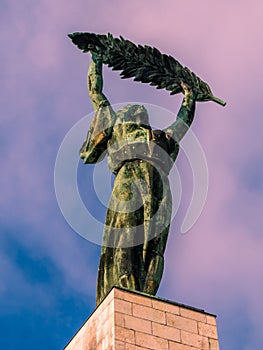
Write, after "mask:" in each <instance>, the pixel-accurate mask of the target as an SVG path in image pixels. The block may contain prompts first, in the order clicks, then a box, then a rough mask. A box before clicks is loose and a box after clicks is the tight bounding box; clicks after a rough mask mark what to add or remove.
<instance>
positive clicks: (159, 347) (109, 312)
mask: <svg viewBox="0 0 263 350" xmlns="http://www.w3.org/2000/svg"><path fill="white" fill-rule="evenodd" d="M64 350H219V345H218V337H217V328H216V317H215V316H214V315H211V314H208V313H206V312H204V311H203V310H199V309H195V308H192V307H189V306H186V305H181V304H177V303H174V302H170V301H167V300H163V299H160V298H156V297H153V296H149V295H146V294H143V293H138V292H132V291H128V290H124V289H121V288H118V287H114V288H113V289H112V290H111V292H110V293H109V294H108V296H107V297H106V298H105V299H104V301H103V302H102V303H101V304H100V305H99V306H98V307H97V308H96V310H95V311H94V312H93V314H92V315H91V316H90V317H89V319H88V320H87V321H86V322H85V323H84V324H83V326H82V327H81V328H80V330H79V331H78V332H77V334H76V335H75V336H74V337H73V338H72V340H71V341H70V342H69V343H68V345H67V346H66V347H65V348H64Z"/></svg>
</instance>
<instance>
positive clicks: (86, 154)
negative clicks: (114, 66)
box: [80, 55, 116, 163]
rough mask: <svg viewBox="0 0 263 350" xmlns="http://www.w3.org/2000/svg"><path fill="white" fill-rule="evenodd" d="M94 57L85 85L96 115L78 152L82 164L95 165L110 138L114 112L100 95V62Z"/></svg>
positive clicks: (103, 154) (104, 151) (102, 154)
mask: <svg viewBox="0 0 263 350" xmlns="http://www.w3.org/2000/svg"><path fill="white" fill-rule="evenodd" d="M94 56H95V55H93V59H92V60H91V63H90V67H89V71H88V80H87V84H88V91H89V96H90V99H91V103H92V106H93V108H94V110H95V111H96V114H95V117H94V119H93V120H92V122H91V125H90V128H89V131H88V135H87V138H86V140H85V142H84V143H83V145H82V147H81V150H80V157H81V158H82V159H83V162H84V163H96V162H98V161H100V160H102V159H103V158H104V156H105V154H106V150H107V142H108V140H109V139H110V138H111V135H112V130H113V125H114V123H115V120H116V114H115V112H114V111H113V109H112V108H111V106H110V103H109V101H108V99H107V98H106V97H105V95H104V94H103V93H102V87H103V78H102V62H101V60H100V59H97V57H96V56H95V57H94Z"/></svg>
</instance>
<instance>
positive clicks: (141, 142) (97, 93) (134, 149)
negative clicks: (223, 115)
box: [70, 33, 225, 305]
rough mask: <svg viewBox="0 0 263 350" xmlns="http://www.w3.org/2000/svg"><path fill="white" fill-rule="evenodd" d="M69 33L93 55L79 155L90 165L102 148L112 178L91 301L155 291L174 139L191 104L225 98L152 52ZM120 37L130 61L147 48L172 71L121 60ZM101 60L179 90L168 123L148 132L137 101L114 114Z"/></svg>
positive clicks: (188, 123) (161, 265) (163, 243)
mask: <svg viewBox="0 0 263 350" xmlns="http://www.w3.org/2000/svg"><path fill="white" fill-rule="evenodd" d="M70 37H71V39H72V40H73V42H74V43H75V44H77V45H78V46H79V48H81V49H82V50H83V51H90V52H91V53H92V59H91V63H90V67H89V71H88V90H89V96H90V99H91V102H92V105H93V108H94V110H95V111H96V114H95V117H94V119H93V121H92V123H91V126H90V128H89V131H88V135H87V139H86V141H85V142H84V144H83V146H82V148H81V150H80V157H81V158H82V159H83V161H84V163H96V162H98V161H100V160H101V159H102V158H103V157H104V156H105V153H106V152H107V153H108V165H109V168H110V170H111V171H112V172H113V173H114V174H115V175H116V178H115V181H114V186H113V190H112V195H111V198H110V201H109V205H108V209H107V214H106V221H105V226H104V233H103V242H102V250H101V256H100V264H99V269H98V279H97V300H96V303H97V305H98V304H99V303H100V302H101V301H102V300H103V299H104V297H105V296H106V295H107V294H108V292H109V291H110V290H111V288H112V287H113V286H121V287H125V288H128V289H131V290H137V291H142V292H144V293H148V294H151V295H155V294H156V292H157V290H158V287H159V285H160V281H161V278H162V274H163V268H164V251H165V247H166V242H167V237H168V232H169V226H170V219H171V210H172V198H171V192H170V186H169V180H168V174H169V171H170V170H171V168H172V166H173V163H174V161H175V160H176V157H177V155H178V152H179V143H180V140H181V139H182V138H183V137H184V135H185V133H186V132H187V130H188V128H189V127H190V126H191V124H192V122H193V119H194V112H195V103H196V101H209V100H213V101H215V102H218V103H220V104H222V105H224V104H225V103H224V102H223V101H221V100H220V99H218V98H216V97H214V96H213V95H212V93H211V90H210V88H209V86H208V85H207V84H206V83H204V82H202V81H201V79H200V78H198V77H197V76H196V75H195V74H194V73H192V72H190V70H188V69H187V68H183V67H182V66H181V65H180V64H179V62H177V61H175V60H174V59H173V58H171V57H170V56H169V57H168V56H166V55H162V54H160V52H159V51H158V50H156V49H152V48H149V47H148V46H147V47H146V46H145V47H144V48H143V47H142V46H138V47H137V46H136V45H134V44H132V43H131V42H129V41H126V40H124V39H122V38H121V39H114V38H113V37H112V36H111V35H110V34H109V35H108V37H107V36H104V35H97V34H91V33H74V34H71V35H70ZM120 42H121V43H122V44H124V45H126V46H127V45H128V47H131V48H133V50H134V52H135V53H137V58H135V61H136V60H137V63H138V61H139V60H140V59H139V58H140V55H142V56H143V53H144V54H145V52H146V54H145V55H146V56H147V51H148V56H149V55H150V56H151V59H152V60H153V61H154V57H153V56H155V57H156V56H159V55H161V57H162V60H163V66H166V68H165V69H166V73H167V66H169V67H170V70H172V64H171V62H172V63H173V64H174V62H175V64H179V65H180V66H178V65H177V66H176V68H174V69H177V75H176V76H174V81H173V80H172V78H171V77H168V78H167V75H169V74H170V73H169V72H168V73H167V74H166V77H165V76H164V74H161V73H162V72H160V69H162V68H160V67H159V69H157V70H155V71H154V64H152V66H151V65H150V64H148V66H146V67H145V61H146V56H144V59H143V58H141V66H140V64H139V63H138V65H137V66H136V64H135V63H136V62H135V63H134V62H133V63H131V62H129V64H127V60H128V58H127V55H129V54H130V55H131V56H133V55H132V52H131V51H132V50H131V49H129V50H126V51H125V53H124V51H123V50H120V46H121V45H120ZM105 43H106V44H105ZM126 48H127V47H126ZM136 50H137V52H136ZM114 55H115V56H114ZM123 56H125V57H126V58H125V57H124V58H123ZM135 56H136V55H135ZM121 58H122V61H121ZM159 58H160V57H159ZM169 60H170V61H171V62H169ZM153 61H152V62H153ZM159 61H160V59H159V60H158V62H159ZM156 62H157V61H156ZM103 63H105V64H108V65H110V66H112V67H113V68H114V69H122V70H123V72H122V75H123V77H125V78H127V77H131V76H135V80H138V81H142V82H151V83H152V85H157V87H159V88H163V87H165V88H166V89H167V90H170V91H172V93H178V92H183V94H184V97H183V102H182V105H181V108H180V110H179V112H178V115H177V118H176V120H175V122H174V123H173V124H172V125H170V126H169V127H167V128H165V129H163V130H152V128H151V126H150V125H149V119H148V112H147V110H146V109H145V107H144V106H141V105H131V104H130V105H127V106H125V107H124V108H122V109H121V110H119V111H114V110H113V109H112V107H111V105H110V102H109V101H108V99H107V98H106V96H105V95H104V94H103V91H102V90H103V77H102V64H103ZM158 64H159V63H158ZM158 64H157V65H158ZM138 66H139V68H138ZM143 66H144V68H143ZM165 69H164V71H165ZM178 70H180V74H178V73H179V72H178ZM164 71H163V72H164Z"/></svg>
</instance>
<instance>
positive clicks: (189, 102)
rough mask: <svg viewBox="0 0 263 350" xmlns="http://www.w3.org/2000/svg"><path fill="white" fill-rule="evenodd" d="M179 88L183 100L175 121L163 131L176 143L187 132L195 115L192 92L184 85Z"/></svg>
mask: <svg viewBox="0 0 263 350" xmlns="http://www.w3.org/2000/svg"><path fill="white" fill-rule="evenodd" d="M181 86H182V88H183V90H184V99H183V102H182V105H181V108H180V110H179V112H178V114H177V118H176V121H175V122H174V123H173V124H172V125H170V126H169V127H168V128H166V129H164V132H165V133H166V135H168V136H170V137H172V138H173V139H174V141H176V142H177V143H179V142H180V141H181V140H182V138H183V137H184V135H185V134H186V132H187V130H188V129H189V128H190V126H191V124H192V122H193V120H194V113H195V95H194V92H193V91H192V90H191V89H190V88H189V87H188V85H186V84H184V83H181Z"/></svg>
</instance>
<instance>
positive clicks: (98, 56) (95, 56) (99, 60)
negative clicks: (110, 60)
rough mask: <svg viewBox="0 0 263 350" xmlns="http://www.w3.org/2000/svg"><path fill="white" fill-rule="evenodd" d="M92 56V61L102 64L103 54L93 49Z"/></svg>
mask: <svg viewBox="0 0 263 350" xmlns="http://www.w3.org/2000/svg"><path fill="white" fill-rule="evenodd" d="M91 56H92V61H93V62H94V63H96V64H99V65H101V64H102V56H101V54H99V53H97V52H94V51H92V52H91Z"/></svg>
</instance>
